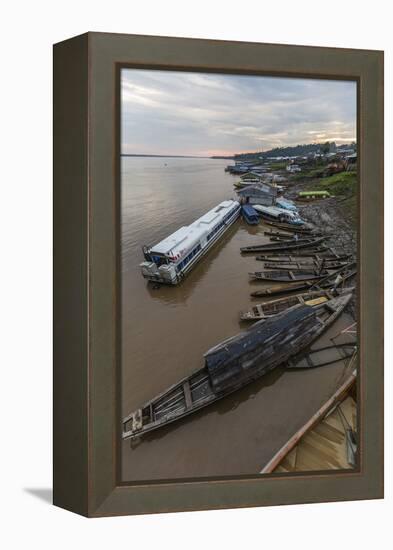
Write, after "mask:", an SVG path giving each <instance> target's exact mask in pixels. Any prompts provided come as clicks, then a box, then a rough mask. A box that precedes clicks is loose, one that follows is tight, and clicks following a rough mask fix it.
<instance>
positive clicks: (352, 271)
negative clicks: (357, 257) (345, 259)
mask: <svg viewBox="0 0 393 550" xmlns="http://www.w3.org/2000/svg"><path fill="white" fill-rule="evenodd" d="M353 265H355V262H354V264H353ZM356 273H357V270H356V268H352V266H350V267H349V266H348V269H345V270H342V269H338V270H337V271H335V272H333V273H331V274H330V275H328V276H327V277H324V278H322V279H317V280H316V281H303V282H297V283H281V284H276V285H273V286H270V287H267V288H264V289H261V290H256V291H254V292H251V296H252V297H253V298H261V297H264V296H278V295H280V294H289V293H291V292H302V291H303V290H307V289H308V290H315V289H316V288H323V289H334V288H338V287H339V285H342V286H343V285H344V284H345V283H346V282H348V281H349V280H350V279H352V277H354V276H355V275H356ZM334 277H336V280H334Z"/></svg>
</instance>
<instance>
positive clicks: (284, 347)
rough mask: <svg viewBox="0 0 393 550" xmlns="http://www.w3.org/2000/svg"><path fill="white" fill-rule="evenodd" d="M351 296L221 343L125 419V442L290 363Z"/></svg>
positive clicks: (298, 309)
mask: <svg viewBox="0 0 393 550" xmlns="http://www.w3.org/2000/svg"><path fill="white" fill-rule="evenodd" d="M350 296H351V295H350V294H348V295H346V296H339V297H337V298H333V299H332V300H329V301H327V302H325V303H323V304H320V305H318V306H315V307H311V306H306V305H296V306H294V307H292V308H290V309H289V310H287V311H284V312H283V313H281V314H278V315H275V316H274V317H273V318H271V319H267V320H262V321H258V322H256V323H254V324H253V325H252V326H251V327H250V328H249V329H247V330H246V331H244V332H242V333H240V334H238V335H236V336H234V337H232V338H228V339H227V340H225V341H224V342H221V343H220V344H218V345H217V346H215V347H214V348H212V349H210V350H209V351H207V352H206V354H205V355H204V359H205V365H204V367H203V368H201V369H198V370H197V371H195V372H194V373H192V374H190V375H189V376H187V377H185V378H183V379H182V380H180V381H179V382H178V383H176V384H174V385H173V386H171V387H170V388H168V389H167V390H165V391H163V392H162V393H161V394H159V395H158V396H157V397H155V398H153V399H151V400H150V401H148V402H147V403H145V404H144V405H142V406H141V407H140V408H138V409H137V410H136V411H134V412H132V413H131V414H129V415H128V416H126V417H125V418H123V431H122V438H123V439H134V438H138V437H141V436H143V435H146V434H147V433H150V432H152V431H153V430H157V429H159V428H161V427H163V426H167V425H168V424H170V423H172V422H175V421H176V420H180V419H181V418H184V417H185V416H188V415H190V414H192V413H193V412H196V411H198V410H200V409H202V408H204V407H206V406H208V405H211V404H212V403H214V402H216V401H218V400H219V399H222V398H223V397H226V396H227V395H229V394H231V393H232V392H234V391H236V390H238V389H240V388H242V387H244V386H246V385H247V384H249V383H251V382H253V381H254V380H257V379H258V378H260V377H261V376H263V375H264V374H266V373H267V372H270V371H271V370H273V369H274V368H276V367H277V366H278V365H281V364H283V363H285V362H286V361H287V360H288V359H289V358H290V357H291V356H292V355H296V354H297V353H299V352H300V351H301V350H303V349H305V348H306V347H307V346H309V345H310V344H311V343H312V342H313V341H314V340H316V339H317V338H318V337H319V336H320V334H321V333H322V332H323V331H324V330H325V329H326V328H327V327H328V326H330V325H331V324H332V323H333V322H334V321H335V320H336V319H337V317H338V316H339V315H340V314H341V313H342V311H343V310H344V308H345V306H346V305H347V304H348V302H349V300H350ZM267 343H268V345H266V344H267Z"/></svg>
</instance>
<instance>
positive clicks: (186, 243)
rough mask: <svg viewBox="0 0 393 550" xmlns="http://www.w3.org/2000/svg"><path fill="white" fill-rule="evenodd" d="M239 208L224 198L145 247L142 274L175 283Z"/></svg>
mask: <svg viewBox="0 0 393 550" xmlns="http://www.w3.org/2000/svg"><path fill="white" fill-rule="evenodd" d="M240 208H241V207H240V204H239V202H238V201H235V200H232V199H231V200H227V201H223V202H221V203H220V204H218V205H217V206H216V207H215V208H213V209H212V210H209V212H207V213H206V214H204V215H203V216H202V217H200V218H198V219H197V220H196V221H195V222H193V223H192V224H191V225H188V226H185V227H181V228H180V229H178V230H177V231H175V233H172V235H169V237H166V239H164V240H162V241H160V242H159V243H157V244H156V245H154V246H144V247H143V248H142V250H143V255H144V258H145V261H144V262H142V263H141V264H140V268H141V272H142V276H143V277H144V278H145V279H148V280H149V281H152V282H155V283H161V284H169V285H176V284H178V283H179V282H180V281H181V280H182V279H183V278H184V277H185V276H186V275H187V273H189V271H191V269H192V268H193V267H194V266H195V265H196V264H197V263H198V262H199V260H200V259H201V258H202V257H203V256H204V255H205V254H206V253H207V252H208V251H209V250H210V248H211V247H212V246H213V245H214V244H215V243H216V242H217V241H219V240H220V238H221V237H222V236H223V235H224V233H225V232H226V231H227V230H228V229H229V227H230V226H231V225H232V224H233V223H234V222H235V221H236V220H237V219H238V217H239V215H240Z"/></svg>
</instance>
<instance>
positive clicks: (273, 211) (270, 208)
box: [254, 204, 294, 216]
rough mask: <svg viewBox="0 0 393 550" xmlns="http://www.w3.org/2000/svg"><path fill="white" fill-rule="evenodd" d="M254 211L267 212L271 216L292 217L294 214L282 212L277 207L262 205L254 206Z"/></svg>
mask: <svg viewBox="0 0 393 550" xmlns="http://www.w3.org/2000/svg"><path fill="white" fill-rule="evenodd" d="M254 208H255V210H261V211H262V212H269V213H271V214H277V215H278V214H287V215H290V216H291V215H294V212H291V211H290V210H289V211H288V210H284V209H283V208H279V207H278V206H264V205H263V204H254Z"/></svg>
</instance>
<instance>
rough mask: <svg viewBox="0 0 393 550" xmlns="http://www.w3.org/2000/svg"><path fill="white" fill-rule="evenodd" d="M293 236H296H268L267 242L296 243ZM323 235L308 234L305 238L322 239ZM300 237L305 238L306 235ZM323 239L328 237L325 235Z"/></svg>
mask: <svg viewBox="0 0 393 550" xmlns="http://www.w3.org/2000/svg"><path fill="white" fill-rule="evenodd" d="M295 235H297V234H296V233H294V234H293V235H287V236H285V237H282V236H274V235H273V236H269V241H270V242H272V243H281V242H296V237H295ZM323 236H324V235H322V234H321V233H310V234H309V235H307V237H309V238H310V239H311V238H312V239H314V238H315V239H317V238H318V237H323ZM301 237H302V238H303V237H306V235H304V234H301ZM325 237H326V238H327V237H328V236H327V235H325Z"/></svg>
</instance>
